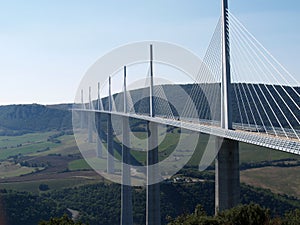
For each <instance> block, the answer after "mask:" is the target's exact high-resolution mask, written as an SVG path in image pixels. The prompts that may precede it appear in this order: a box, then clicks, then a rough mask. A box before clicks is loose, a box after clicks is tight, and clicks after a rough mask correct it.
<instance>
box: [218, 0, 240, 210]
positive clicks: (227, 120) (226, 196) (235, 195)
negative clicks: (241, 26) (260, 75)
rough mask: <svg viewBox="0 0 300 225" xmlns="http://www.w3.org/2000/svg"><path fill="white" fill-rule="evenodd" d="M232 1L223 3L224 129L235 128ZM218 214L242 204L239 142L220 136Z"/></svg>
mask: <svg viewBox="0 0 300 225" xmlns="http://www.w3.org/2000/svg"><path fill="white" fill-rule="evenodd" d="M227 11H228V0H222V81H221V127H222V128H223V129H227V130H230V129H232V108H231V106H232V100H231V78H230V46H229V20H228V13H227ZM216 151H218V155H217V157H216V164H215V166H216V167H215V168H216V171H215V179H216V180H215V213H218V212H219V211H222V210H224V209H229V208H232V207H233V206H235V205H237V204H238V203H239V201H240V171H239V145H238V142H237V141H235V140H230V139H223V138H220V137H216Z"/></svg>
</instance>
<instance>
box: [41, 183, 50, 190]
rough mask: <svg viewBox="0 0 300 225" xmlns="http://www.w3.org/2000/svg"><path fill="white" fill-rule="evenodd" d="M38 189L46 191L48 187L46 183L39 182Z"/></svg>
mask: <svg viewBox="0 0 300 225" xmlns="http://www.w3.org/2000/svg"><path fill="white" fill-rule="evenodd" d="M39 189H40V191H48V190H49V189H50V188H49V186H48V185H47V184H40V186H39Z"/></svg>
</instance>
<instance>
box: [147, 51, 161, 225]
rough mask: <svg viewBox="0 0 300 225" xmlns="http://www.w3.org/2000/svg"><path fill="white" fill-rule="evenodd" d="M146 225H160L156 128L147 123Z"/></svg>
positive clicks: (152, 111) (151, 64)
mask: <svg viewBox="0 0 300 225" xmlns="http://www.w3.org/2000/svg"><path fill="white" fill-rule="evenodd" d="M154 116H155V109H154V96H153V49H152V45H150V117H154ZM147 130H148V151H147V190H146V192H147V193H146V194H147V196H146V199H147V202H146V225H160V224H161V221H160V187H159V183H157V179H155V178H156V177H157V176H158V127H157V123H153V122H148V123H147Z"/></svg>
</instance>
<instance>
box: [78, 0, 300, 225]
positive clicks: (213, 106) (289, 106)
mask: <svg viewBox="0 0 300 225" xmlns="http://www.w3.org/2000/svg"><path fill="white" fill-rule="evenodd" d="M222 6H223V7H222V16H221V18H220V20H219V22H218V24H217V26H216V29H215V31H214V34H213V36H212V39H211V42H210V44H209V47H208V49H207V52H206V54H205V56H204V58H203V61H202V62H201V63H200V64H199V65H198V70H197V71H196V73H195V74H194V75H193V76H192V79H190V80H189V81H187V82H186V83H184V84H183V83H177V84H174V83H172V82H171V83H168V82H166V80H164V79H156V74H157V73H158V71H159V69H161V73H162V74H163V73H167V72H170V71H171V70H167V69H166V68H165V67H164V66H162V65H161V64H162V62H160V61H159V60H156V54H155V52H156V51H159V49H158V48H159V45H158V46H157V45H156V44H155V43H153V44H150V45H149V51H148V54H149V58H148V61H146V62H139V64H143V63H144V66H146V67H145V68H146V70H145V71H144V73H142V72H141V71H143V69H141V68H142V66H140V70H139V72H138V74H143V76H141V77H140V79H143V82H140V83H139V84H137V85H134V87H128V86H127V79H128V78H129V77H130V76H131V73H130V71H135V70H134V69H132V68H133V67H135V66H136V67H139V65H137V64H132V65H122V67H121V69H120V70H118V71H116V72H115V73H114V74H110V77H109V78H108V79H107V81H106V83H103V84H101V85H100V84H99V83H98V88H97V92H95V93H97V96H96V97H93V96H92V88H91V86H93V85H90V87H89V90H83V89H82V90H80V98H81V99H80V102H75V104H74V110H73V115H74V117H73V126H75V128H74V131H75V132H78V130H81V129H83V128H87V130H88V132H87V141H88V142H92V140H93V136H94V135H93V130H94V131H95V133H96V134H97V135H98V137H97V138H96V140H97V147H96V149H95V152H96V153H95V155H93V154H92V155H93V157H94V156H96V157H98V158H102V159H104V158H105V160H106V168H105V172H106V173H107V174H111V175H112V176H115V175H116V176H117V175H118V172H116V171H117V170H116V168H115V159H114V158H115V153H114V149H113V142H114V137H115V136H117V133H118V132H119V135H120V136H122V138H121V139H122V143H121V145H122V152H121V162H122V165H121V174H119V175H120V176H121V178H120V179H121V182H120V183H122V216H121V223H122V224H132V205H131V204H132V203H131V189H130V185H131V179H132V176H131V174H132V170H131V165H130V158H131V155H130V154H131V153H130V145H131V143H130V138H129V136H130V135H129V133H130V123H129V122H128V121H129V120H132V119H133V120H137V121H146V127H147V129H146V133H148V138H147V146H145V148H146V154H147V155H146V171H140V172H141V173H144V175H145V179H146V187H147V210H146V215H147V221H146V224H148V225H150V224H155V225H159V224H160V213H159V211H160V210H159V184H158V182H159V181H160V179H161V177H162V175H161V174H160V172H159V170H160V169H161V168H160V167H159V166H158V165H157V164H158V163H159V151H158V149H159V140H158V139H159V129H158V126H160V125H167V126H170V127H178V128H180V129H183V130H188V131H192V132H196V133H204V134H208V135H211V136H213V137H215V139H214V146H213V148H211V149H210V150H209V151H211V152H213V153H211V155H212V156H216V211H219V210H223V209H226V208H230V207H232V206H234V205H236V204H238V202H239V168H238V167H239V148H238V143H239V142H245V143H250V144H254V145H257V146H264V147H268V148H271V149H275V150H280V151H284V152H289V153H293V154H297V155H300V88H299V87H300V85H299V82H298V81H297V80H296V79H295V78H294V77H293V76H292V75H291V74H290V73H289V72H288V71H287V70H286V69H285V68H284V67H283V66H282V65H281V64H280V63H279V62H278V61H277V60H276V59H275V58H274V57H273V56H272V55H271V54H270V53H269V52H268V51H267V50H266V49H265V48H264V47H263V46H262V45H261V44H260V43H259V42H258V41H257V40H256V39H255V37H254V36H253V35H251V34H250V32H248V31H247V29H246V28H245V27H244V26H243V25H242V24H241V23H240V22H239V20H238V19H237V18H236V17H235V16H234V15H232V14H231V13H230V12H229V11H228V6H227V1H226V0H223V1H222ZM229 31H230V32H229ZM229 41H230V42H229ZM171 57H172V53H171ZM187 63H189V62H187ZM123 66H124V67H123ZM173 72H174V71H173ZM174 73H175V72H174ZM174 77H175V75H174ZM115 83H116V85H117V86H121V87H119V89H118V88H116V89H115V90H116V91H113V90H114V88H113V85H114V84H115ZM137 83H138V82H137ZM120 84H121V85H120ZM120 89H121V90H120ZM93 90H94V89H93ZM87 91H88V93H89V94H88V95H84V93H86V92H87ZM84 96H88V98H87V99H84ZM101 96H103V97H101ZM74 118H75V122H74ZM76 118H77V119H78V121H79V122H78V121H77V120H76ZM103 118H105V121H106V124H105V127H103ZM115 118H121V120H118V121H117V123H120V129H121V130H120V131H117V130H114V128H115V126H113V123H114V122H115V123H116V121H114V120H115ZM101 121H102V122H101ZM83 123H87V126H85V124H83ZM93 123H95V124H96V125H95V127H93V126H92V124H93ZM104 130H105V131H104ZM101 132H104V133H105V134H106V140H105V142H106V143H105V144H103V143H101V141H103V138H101ZM80 134H82V131H80ZM80 141H82V142H84V141H83V140H80ZM80 141H78V140H77V142H80ZM104 145H105V148H106V149H107V153H103V151H102V148H103V147H104ZM88 154H90V149H89V151H88ZM208 154H209V153H208ZM208 163H211V162H208ZM156 165H157V166H156ZM207 166H208V165H207ZM96 170H97V169H96Z"/></svg>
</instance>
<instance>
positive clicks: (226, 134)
mask: <svg viewBox="0 0 300 225" xmlns="http://www.w3.org/2000/svg"><path fill="white" fill-rule="evenodd" d="M73 110H75V111H85V112H98V113H105V114H112V115H117V116H125V117H130V118H135V119H140V120H145V121H150V122H155V123H158V124H164V125H170V126H174V127H180V128H183V129H187V130H191V131H196V132H200V133H204V134H209V135H214V136H218V137H223V138H228V139H232V140H236V141H240V142H245V143H249V144H254V145H258V146H263V147H267V148H272V149H277V150H280V151H284V152H289V153H293V154H297V155H300V141H299V140H298V139H293V138H286V137H281V136H275V135H272V134H267V133H263V132H253V131H252V132H251V131H244V130H239V129H236V130H226V129H222V128H221V127H217V126H216V125H214V123H212V124H208V123H206V124H205V123H201V122H195V121H181V120H176V119H173V118H163V117H149V116H148V115H142V114H131V113H122V112H115V111H103V110H88V109H85V110H82V109H73Z"/></svg>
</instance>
